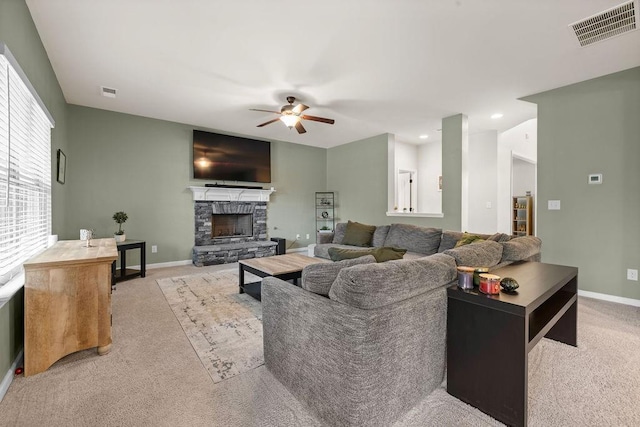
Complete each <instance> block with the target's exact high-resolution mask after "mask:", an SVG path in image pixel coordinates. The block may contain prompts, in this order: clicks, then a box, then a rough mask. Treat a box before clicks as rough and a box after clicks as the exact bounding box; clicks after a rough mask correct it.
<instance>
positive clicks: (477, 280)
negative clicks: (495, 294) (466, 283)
mask: <svg viewBox="0 0 640 427" xmlns="http://www.w3.org/2000/svg"><path fill="white" fill-rule="evenodd" d="M488 272H489V269H488V268H487V267H476V269H475V271H474V272H473V286H478V287H479V286H480V275H481V274H482V273H488Z"/></svg>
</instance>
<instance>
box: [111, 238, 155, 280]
mask: <svg viewBox="0 0 640 427" xmlns="http://www.w3.org/2000/svg"><path fill="white" fill-rule="evenodd" d="M117 247H118V254H119V255H120V274H116V273H117V272H116V262H115V261H114V262H113V264H112V265H111V276H112V277H113V281H112V286H115V284H116V283H117V282H121V281H123V280H129V279H133V278H134V277H138V276H140V277H145V275H146V257H147V242H145V241H144V240H125V241H124V242H119V243H117ZM129 249H140V269H139V270H135V269H132V268H127V251H128V250H129Z"/></svg>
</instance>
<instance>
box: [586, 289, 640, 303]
mask: <svg viewBox="0 0 640 427" xmlns="http://www.w3.org/2000/svg"><path fill="white" fill-rule="evenodd" d="M578 295H579V296H582V297H587V298H594V299H601V300H604V301H611V302H617V303H619V304H625V305H632V306H634V307H640V300H637V299H633V298H625V297H618V296H615V295H609V294H601V293H598V292H590V291H581V290H578Z"/></svg>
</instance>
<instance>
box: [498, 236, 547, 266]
mask: <svg viewBox="0 0 640 427" xmlns="http://www.w3.org/2000/svg"><path fill="white" fill-rule="evenodd" d="M500 244H501V245H502V261H522V260H525V259H527V258H530V257H532V256H533V255H536V254H538V253H540V250H541V248H542V240H540V238H538V237H535V236H520V237H515V238H513V239H511V240H509V241H508V242H503V243H500Z"/></svg>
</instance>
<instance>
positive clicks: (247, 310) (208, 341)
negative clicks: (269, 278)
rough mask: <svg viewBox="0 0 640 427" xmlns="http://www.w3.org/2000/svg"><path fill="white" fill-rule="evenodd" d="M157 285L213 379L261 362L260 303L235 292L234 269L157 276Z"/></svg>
mask: <svg viewBox="0 0 640 427" xmlns="http://www.w3.org/2000/svg"><path fill="white" fill-rule="evenodd" d="M255 279H256V280H258V278H257V277H256V278H255ZM246 280H248V281H252V280H251V279H250V278H249V279H246ZM158 286H159V287H160V289H161V290H162V292H163V293H164V296H165V298H166V299H167V302H168V303H169V306H170V307H171V309H172V310H173V314H175V315H176V318H177V319H178V322H180V325H181V326H182V329H183V330H184V332H185V334H186V335H187V337H188V338H189V341H190V342H191V345H192V346H193V349H194V350H195V351H196V354H197V355H198V357H199V358H200V360H201V361H202V364H203V365H204V367H205V368H206V369H207V372H208V373H209V375H210V376H211V379H212V380H213V382H214V383H219V382H220V381H222V380H225V379H229V378H231V377H234V376H236V375H239V374H242V373H244V372H247V371H249V370H251V369H255V368H257V367H258V366H261V365H263V364H264V357H263V350H262V307H261V306H260V301H258V300H256V299H254V298H252V297H250V296H249V295H247V294H239V293H238V273H237V271H235V270H233V271H219V272H217V273H215V274H194V275H190V276H180V277H172V278H170V279H160V280H158Z"/></svg>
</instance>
